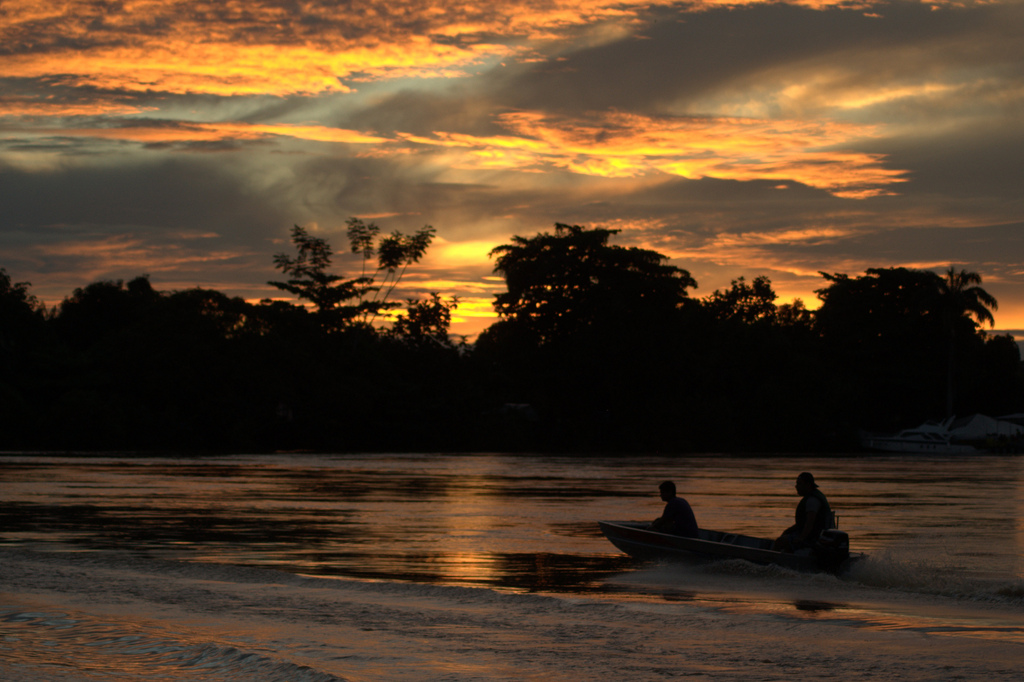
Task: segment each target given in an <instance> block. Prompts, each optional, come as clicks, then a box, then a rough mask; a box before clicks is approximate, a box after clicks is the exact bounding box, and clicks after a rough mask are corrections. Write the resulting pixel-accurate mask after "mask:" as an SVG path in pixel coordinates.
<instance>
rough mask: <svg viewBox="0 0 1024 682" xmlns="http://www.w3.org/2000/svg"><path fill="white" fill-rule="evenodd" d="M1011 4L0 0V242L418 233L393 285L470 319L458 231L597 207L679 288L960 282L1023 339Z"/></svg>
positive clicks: (124, 269)
mask: <svg viewBox="0 0 1024 682" xmlns="http://www.w3.org/2000/svg"><path fill="white" fill-rule="evenodd" d="M1022 35H1024V2H1022V1H1021V0H989V1H981V0H960V1H950V2H946V1H938V2H918V1H905V2H904V1H898V2H871V1H864V2H860V1H858V0H853V1H841V0H840V1H835V2H833V1H831V0H796V1H791V2H786V1H777V2H760V1H757V0H747V1H743V0H738V1H736V2H727V1H719V0H693V1H690V2H671V1H669V0H654V1H650V0H648V1H639V0H505V1H504V2H502V3H494V2H486V3H485V2H444V3H441V2H438V3H432V2H428V1H426V0H387V1H386V2H385V1H383V0H349V1H347V2H341V1H334V0H210V1H209V2H206V1H196V0H122V1H119V2H118V1H113V0H111V1H106V0H62V1H60V2H57V1H55V0H52V1H42V0H3V1H2V2H0V267H3V268H5V269H6V270H7V272H8V274H9V275H10V277H11V278H12V279H13V280H14V281H16V282H30V283H31V284H32V286H31V289H30V291H31V293H33V294H35V295H36V296H37V297H39V298H40V299H42V300H43V301H45V302H47V303H48V304H50V305H53V304H56V303H59V302H60V300H61V299H63V298H64V297H65V296H68V295H70V294H71V293H72V291H73V290H74V289H75V288H77V287H83V286H85V285H87V284H89V283H91V282H95V281H100V280H117V279H123V280H129V279H132V278H134V277H137V276H140V275H148V276H149V277H150V280H151V282H152V283H153V286H154V287H155V288H156V289H158V290H161V291H176V290H183V289H188V288H192V287H197V286H198V287H205V288H212V289H216V290H219V291H222V292H224V293H226V294H229V295H232V296H242V297H245V298H247V299H251V300H258V299H261V298H265V297H272V296H273V297H281V296H282V295H283V292H280V291H278V290H276V289H274V288H273V287H271V286H269V285H268V284H267V282H268V280H273V279H279V275H280V273H279V272H277V271H275V270H274V267H273V256H274V254H276V253H282V252H284V253H293V250H292V247H291V244H290V241H289V233H290V230H291V228H292V226H293V225H296V224H297V225H301V226H303V227H306V228H307V229H308V230H309V231H310V232H311V233H313V234H314V235H316V236H318V237H322V238H324V239H327V240H328V241H329V242H330V244H331V245H332V246H333V247H334V249H335V251H336V252H337V254H338V255H337V257H336V259H335V264H334V265H335V267H334V271H335V272H337V273H339V274H344V275H347V276H352V277H355V276H358V274H359V265H358V260H357V258H356V257H355V256H353V255H352V254H351V253H349V252H348V244H347V239H346V237H345V221H346V220H347V219H348V218H350V217H359V218H362V219H363V220H365V221H373V222H375V223H376V224H377V225H379V226H380V227H381V230H382V232H383V233H390V232H393V231H396V230H397V231H401V232H403V233H406V234H411V233H413V232H415V231H416V230H418V229H419V228H421V227H423V226H424V225H428V224H429V225H432V226H434V228H435V229H436V230H437V238H436V239H435V241H434V244H433V245H432V246H431V248H430V250H429V251H428V254H427V256H426V257H425V258H424V260H423V261H421V263H419V264H418V265H417V266H414V268H413V269H411V270H410V271H409V272H408V274H407V275H406V277H405V280H404V281H403V287H404V288H403V290H402V292H401V296H402V297H423V296H425V295H426V294H427V293H428V292H439V293H441V294H443V295H444V296H452V295H456V296H458V297H459V299H460V304H459V307H458V309H457V310H456V311H455V315H454V320H453V325H452V331H454V332H457V333H461V334H468V335H470V338H472V335H473V334H475V333H477V332H479V331H480V330H481V329H483V328H485V327H486V326H487V325H489V324H491V323H492V322H493V321H494V319H495V318H494V316H493V315H494V313H493V309H492V307H491V303H492V301H493V297H494V295H495V294H497V293H499V292H501V291H503V290H504V288H505V287H504V280H503V279H502V278H501V277H500V276H497V275H495V274H494V272H493V268H494V261H493V259H492V258H490V257H489V256H488V253H489V251H490V250H491V249H493V248H494V247H496V246H498V245H501V244H505V243H508V241H509V239H510V238H511V237H512V236H513V235H521V236H531V235H534V234H536V233H538V232H541V231H551V230H552V229H553V226H554V224H555V223H556V222H561V223H570V224H578V225H584V226H588V227H597V226H601V227H607V228H613V229H617V230H620V231H621V232H620V233H619V234H618V235H616V237H615V238H614V241H613V243H614V244H618V245H621V246H638V247H642V248H649V249H654V250H656V251H658V252H659V253H662V254H664V255H666V256H668V257H669V258H670V259H671V261H670V262H671V263H672V264H673V265H676V266H678V267H680V268H684V269H686V270H688V271H689V272H690V273H691V275H692V276H693V277H694V278H695V279H696V280H697V282H698V288H697V289H696V290H694V291H692V292H691V295H693V296H696V297H704V296H707V295H710V294H711V293H713V292H714V291H715V290H716V289H722V288H727V287H728V286H729V284H730V282H731V281H732V280H734V279H736V278H738V277H741V276H742V277H746V278H747V279H748V280H750V279H753V278H754V277H757V276H759V275H765V276H767V277H769V278H770V279H771V281H772V283H773V286H774V288H775V290H776V292H777V293H778V294H779V297H780V298H779V302H788V301H791V300H793V299H794V298H800V299H802V300H803V301H804V302H805V304H806V305H807V306H808V307H810V308H814V307H816V306H817V304H818V301H817V298H816V296H815V293H814V291H815V290H816V289H820V288H822V287H823V286H824V285H825V281H824V280H823V278H822V277H821V275H820V273H821V272H822V271H824V272H828V273H846V274H849V275H851V276H856V275H859V274H862V273H863V272H864V271H865V270H866V269H867V268H873V267H897V266H905V267H913V268H924V269H933V270H935V271H937V272H942V271H945V270H946V269H947V268H948V267H950V266H951V265H953V266H956V267H957V269H960V268H966V269H968V270H971V271H974V272H977V273H979V274H981V275H982V277H983V286H984V288H985V289H986V290H987V291H988V292H989V293H991V294H992V295H994V296H995V297H996V298H997V299H998V301H999V309H998V310H997V311H996V313H995V317H996V329H997V330H1003V331H1015V332H1016V333H1017V334H1018V335H1021V334H1024V331H1022V330H1024V191H1022V189H1024V40H1022V39H1021V36H1022Z"/></svg>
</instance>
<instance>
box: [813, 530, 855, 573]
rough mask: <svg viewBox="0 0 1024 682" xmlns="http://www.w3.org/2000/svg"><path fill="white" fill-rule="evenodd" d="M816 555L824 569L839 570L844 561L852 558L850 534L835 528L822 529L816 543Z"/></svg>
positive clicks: (819, 564)
mask: <svg viewBox="0 0 1024 682" xmlns="http://www.w3.org/2000/svg"><path fill="white" fill-rule="evenodd" d="M814 556H815V557H817V559H818V566H820V567H821V568H822V569H824V570H826V571H832V572H834V571H838V570H839V568H840V566H842V565H843V562H844V561H846V560H847V559H849V558H850V536H849V535H847V534H846V533H845V532H843V531H841V530H836V529H835V528H831V529H829V530H823V531H821V535H819V536H818V540H817V541H816V542H815V543H814Z"/></svg>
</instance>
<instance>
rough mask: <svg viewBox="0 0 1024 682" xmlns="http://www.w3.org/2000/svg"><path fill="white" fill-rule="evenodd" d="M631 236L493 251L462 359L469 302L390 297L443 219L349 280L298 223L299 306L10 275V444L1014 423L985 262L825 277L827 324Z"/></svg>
mask: <svg viewBox="0 0 1024 682" xmlns="http://www.w3.org/2000/svg"><path fill="white" fill-rule="evenodd" d="M616 233H617V231H616V230H610V229H604V228H593V229H588V228H584V227H581V226H577V225H567V224H557V225H556V226H555V229H554V231H553V232H541V233H538V234H536V235H534V236H532V237H519V236H516V237H513V238H512V239H511V240H510V243H508V244H505V245H502V246H499V247H498V248H496V249H494V251H493V252H492V254H491V255H492V257H493V258H494V263H495V272H496V273H498V274H500V275H501V276H502V277H503V278H504V280H505V283H506V291H504V292H503V293H501V294H499V295H498V296H497V297H496V298H495V301H494V307H495V310H496V312H497V313H498V319H497V321H496V322H495V323H494V324H492V325H491V326H490V327H488V328H487V329H486V330H484V331H483V332H482V333H481V334H480V336H479V338H478V339H477V340H476V342H475V343H473V344H469V343H467V342H466V341H465V340H464V339H461V338H458V337H453V336H452V335H451V334H450V333H449V327H450V323H451V315H452V311H453V310H455V309H456V308H457V306H458V299H457V298H454V297H448V298H446V297H444V296H442V295H441V294H440V293H432V294H430V295H429V296H428V297H427V298H425V299H422V300H406V301H404V302H397V301H394V300H392V298H391V296H392V294H393V292H394V291H395V290H396V287H397V285H398V283H399V281H400V280H401V278H402V275H403V274H404V272H405V271H406V270H407V269H408V268H409V267H412V266H414V265H415V264H416V263H417V262H419V260H420V259H421V258H422V257H423V255H424V254H425V253H426V251H427V250H428V249H429V246H430V244H431V242H432V239H433V236H434V234H435V231H434V228H432V227H430V226H426V227H424V228H423V229H422V230H420V231H418V232H417V233H415V234H413V235H403V234H401V233H398V232H395V233H392V234H390V235H386V236H381V235H380V230H379V228H378V227H377V226H376V225H375V224H373V223H365V222H363V221H362V220H359V219H357V218H353V219H351V220H350V221H349V223H348V231H347V236H348V239H349V246H350V248H351V251H352V253H354V254H357V255H358V256H359V259H360V261H361V266H362V268H361V272H360V274H359V275H358V276H355V277H348V278H346V277H344V276H342V275H338V274H335V273H333V272H332V270H331V268H332V263H333V259H334V255H335V254H334V252H333V250H332V247H331V245H330V244H329V243H328V242H327V241H326V240H324V239H321V238H318V237H315V236H313V235H311V234H309V232H308V231H306V230H305V229H303V228H302V227H299V226H296V227H295V228H294V229H293V230H292V245H293V247H294V253H280V254H277V255H276V256H274V257H273V261H274V265H275V267H276V268H277V269H278V270H280V271H281V273H282V275H283V276H284V279H283V280H282V281H274V282H270V284H272V285H274V286H275V287H277V288H279V289H281V290H282V291H285V292H287V293H289V294H291V295H293V296H294V297H295V298H296V300H294V301H271V300H265V301H262V302H259V303H250V302H246V301H244V300H242V299H240V298H235V297H229V296H227V295H225V294H223V293H220V292H218V291H214V290H210V289H200V288H196V289H188V290H184V291H172V292H162V291H157V290H156V289H154V288H153V286H152V284H151V283H150V281H149V279H148V277H145V276H142V277H137V278H135V279H132V280H130V281H128V282H124V281H120V280H119V281H100V282H94V283H92V284H89V285H87V286H85V287H83V288H80V289H76V290H75V291H74V292H73V293H72V294H71V295H69V296H68V297H67V298H65V299H64V300H63V301H62V302H61V303H60V304H59V305H57V306H55V307H53V308H49V309H48V308H46V307H45V306H43V305H41V304H40V303H39V301H38V300H36V298H35V297H34V296H33V295H32V294H31V285H30V284H28V283H25V282H13V281H12V280H11V278H10V276H9V275H8V274H7V272H6V271H5V270H3V269H2V268H0V407H2V409H0V449H4V450H11V449H31V450H36V449H55V450H98V449H99V450H142V451H150V450H160V451H174V450H182V451H276V450H332V451H383V450H392V451H481V450H483V451H487V450H495V451H559V452H718V451H733V452H736V451H741V452H785V451H815V452H830V451H845V450H851V449H854V448H856V447H857V433H858V431H859V430H860V429H869V430H892V429H896V428H901V427H906V426H912V425H916V424H918V423H920V422H922V421H924V420H925V419H929V418H936V417H942V416H945V415H947V414H952V413H957V414H969V413H974V412H982V413H986V414H992V415H1000V414H1006V413H1009V412H1017V411H1021V410H1022V409H1024V375H1022V372H1021V362H1020V357H1019V353H1018V349H1017V345H1016V343H1015V342H1014V340H1013V338H1012V337H1010V336H1007V335H994V334H991V333H986V332H985V330H984V326H985V325H989V326H991V324H992V323H993V317H992V311H993V310H995V309H996V305H997V303H996V301H995V299H993V298H992V297H991V296H990V295H989V294H988V293H987V292H985V290H984V289H983V288H982V287H981V283H982V282H981V277H980V276H979V275H977V274H976V273H971V272H967V271H963V270H961V271H957V270H955V269H954V268H950V269H949V271H948V272H946V273H945V276H940V275H937V274H936V273H933V272H930V271H923V270H912V269H907V268H874V269H869V270H867V271H866V272H865V273H864V274H863V275H858V276H849V275H846V274H841V273H822V277H823V283H822V288H821V289H819V290H818V291H817V292H816V294H817V296H818V297H819V299H820V302H821V305H820V306H819V307H818V308H817V309H816V310H813V311H812V310H809V309H807V308H806V307H805V306H804V305H803V304H802V303H801V302H800V301H796V302H794V303H791V304H781V305H780V304H778V303H777V296H776V294H775V292H774V291H773V289H772V285H771V282H770V280H769V279H768V278H767V277H756V278H754V279H753V280H752V281H750V282H748V281H746V280H745V279H744V278H742V277H740V278H738V279H736V280H735V281H733V282H732V283H731V286H730V287H728V288H726V289H722V290H718V291H715V292H713V293H711V294H710V295H708V296H706V297H704V298H697V297H694V296H693V295H692V290H693V289H695V288H696V286H697V282H696V281H695V280H694V279H693V278H692V277H691V275H690V273H689V272H687V271H686V270H684V269H682V268H678V267H675V266H673V265H670V264H669V263H668V259H667V258H666V257H665V256H663V255H661V254H659V253H657V252H655V251H652V250H648V249H641V248H635V247H633V248H626V247H622V246H617V245H614V244H612V243H611V242H612V238H613V237H614V235H615V234H616Z"/></svg>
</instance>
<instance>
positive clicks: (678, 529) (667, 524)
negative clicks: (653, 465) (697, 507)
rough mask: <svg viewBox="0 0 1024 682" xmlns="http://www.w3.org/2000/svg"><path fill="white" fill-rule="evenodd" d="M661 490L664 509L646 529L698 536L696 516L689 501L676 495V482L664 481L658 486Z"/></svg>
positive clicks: (691, 536)
mask: <svg viewBox="0 0 1024 682" xmlns="http://www.w3.org/2000/svg"><path fill="white" fill-rule="evenodd" d="M658 490H659V491H660V492H661V499H662V500H663V501H664V502H665V511H664V512H662V514H661V517H660V518H657V519H655V520H654V521H653V522H652V523H651V525H649V526H648V527H647V529H648V530H656V531H658V532H659V533H671V534H672V535H681V536H682V537H684V538H695V537H698V535H699V534H698V532H697V518H696V517H695V516H694V515H693V510H692V509H690V503H689V502H687V501H686V500H684V499H683V498H681V497H676V484H675V483H673V482H672V481H665V482H663V483H662V484H661V485H659V486H658Z"/></svg>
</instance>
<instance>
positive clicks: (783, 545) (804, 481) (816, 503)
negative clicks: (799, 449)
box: [772, 471, 832, 552]
mask: <svg viewBox="0 0 1024 682" xmlns="http://www.w3.org/2000/svg"><path fill="white" fill-rule="evenodd" d="M796 493H797V495H800V496H801V497H802V498H803V499H801V500H800V504H798V505H797V506H796V523H794V524H793V525H792V526H790V527H789V528H787V529H786V530H785V532H784V533H783V534H782V535H780V536H779V539H778V540H776V541H775V545H774V547H772V549H774V550H775V551H777V552H795V551H796V550H798V549H803V548H805V547H810V546H811V545H813V544H814V541H815V540H817V539H818V536H819V535H821V532H822V531H823V530H827V529H829V528H831V527H832V507H831V506H829V503H828V498H826V497H825V494H824V493H822V492H821V491H820V490H818V484H817V483H815V482H814V476H813V475H812V474H810V473H808V472H806V471H805V472H803V473H802V474H800V475H799V476H797V477H796Z"/></svg>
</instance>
